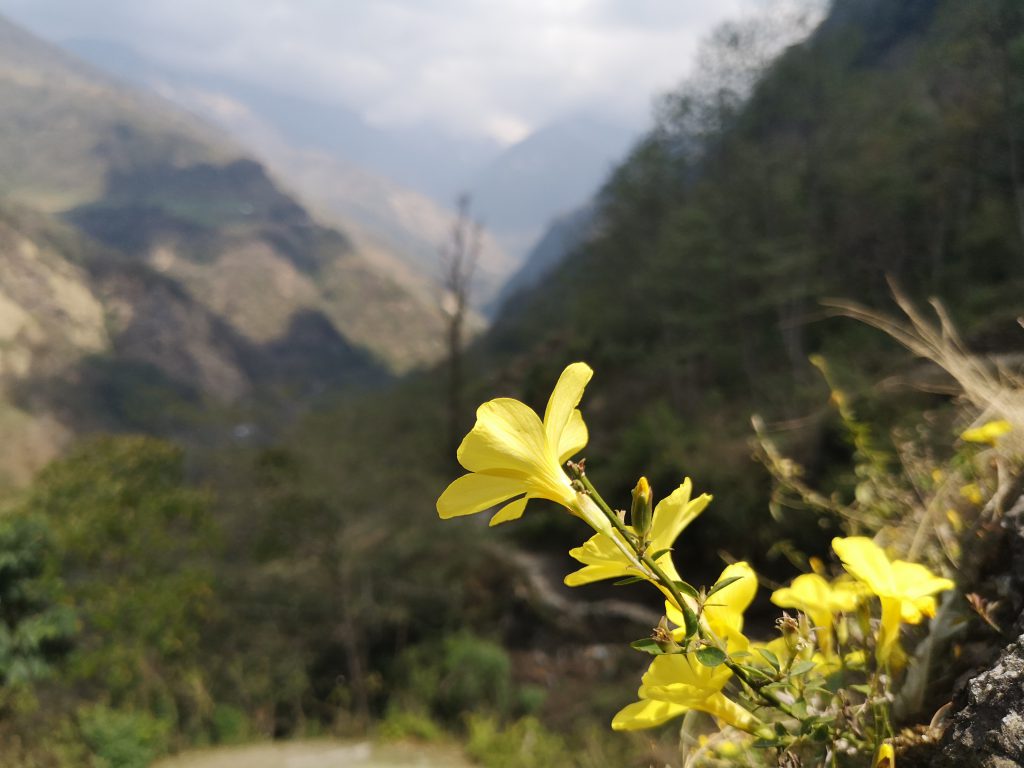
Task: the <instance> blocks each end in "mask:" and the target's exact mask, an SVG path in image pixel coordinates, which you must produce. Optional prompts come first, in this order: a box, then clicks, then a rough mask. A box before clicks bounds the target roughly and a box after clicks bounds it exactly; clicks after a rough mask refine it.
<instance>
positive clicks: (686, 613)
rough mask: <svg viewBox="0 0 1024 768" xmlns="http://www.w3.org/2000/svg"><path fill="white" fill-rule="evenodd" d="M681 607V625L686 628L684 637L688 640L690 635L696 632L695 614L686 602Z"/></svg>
mask: <svg viewBox="0 0 1024 768" xmlns="http://www.w3.org/2000/svg"><path fill="white" fill-rule="evenodd" d="M682 609H683V627H684V629H685V630H686V639H687V640H689V639H690V638H691V637H693V636H694V635H696V634H697V614H696V613H694V612H693V609H692V608H691V607H690V606H688V605H687V604H686V603H683V605H682Z"/></svg>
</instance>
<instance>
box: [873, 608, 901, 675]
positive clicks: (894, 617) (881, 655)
mask: <svg viewBox="0 0 1024 768" xmlns="http://www.w3.org/2000/svg"><path fill="white" fill-rule="evenodd" d="M881 601H882V621H881V626H880V628H879V630H878V641H877V645H876V646H875V655H876V656H877V657H878V662H879V663H880V664H882V665H885V664H888V663H889V661H890V659H891V658H892V657H893V655H894V651H895V649H896V646H897V644H898V643H899V639H900V616H901V608H900V601H899V600H896V599H894V598H891V597H883V598H881Z"/></svg>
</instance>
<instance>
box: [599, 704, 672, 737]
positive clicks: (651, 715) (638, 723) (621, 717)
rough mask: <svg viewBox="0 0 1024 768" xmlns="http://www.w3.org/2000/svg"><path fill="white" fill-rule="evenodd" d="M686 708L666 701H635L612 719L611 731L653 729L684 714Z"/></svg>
mask: <svg viewBox="0 0 1024 768" xmlns="http://www.w3.org/2000/svg"><path fill="white" fill-rule="evenodd" d="M686 711H687V707H684V706H682V705H679V704H672V703H670V702H667V701H636V702H633V703H632V704H630V705H628V706H626V707H623V708H622V709H621V710H619V712H618V713H617V714H616V715H615V717H614V719H612V730H616V731H637V730H641V729H643V728H655V727H656V726H659V725H661V724H663V723H666V722H668V721H669V720H671V719H672V718H673V717H679V716H680V715H682V714H685V713H686Z"/></svg>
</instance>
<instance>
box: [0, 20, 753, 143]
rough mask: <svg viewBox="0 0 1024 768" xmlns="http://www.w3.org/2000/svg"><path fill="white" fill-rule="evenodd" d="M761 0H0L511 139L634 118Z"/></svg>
mask: <svg viewBox="0 0 1024 768" xmlns="http://www.w3.org/2000/svg"><path fill="white" fill-rule="evenodd" d="M763 2H764V0H0V13H2V14H4V15H6V16H8V17H9V18H11V19H13V20H14V21H16V22H18V23H20V24H22V25H24V26H26V27H28V28H29V29H31V30H32V31H34V32H36V33H37V34H39V35H41V36H43V37H45V38H48V39H50V40H54V41H57V42H61V41H64V40H68V39H73V38H86V39H101V40H109V41H114V42H118V43H121V44H125V45H129V46H131V47H133V48H135V49H137V50H139V51H142V52H143V53H144V54H145V55H146V56H147V57H149V58H152V59H156V60H157V61H158V62H159V63H161V64H163V65H165V66H170V67H174V68H176V69H181V70H185V71H190V70H193V71H194V70H199V71H206V72H215V73H218V74H224V75H230V76H232V77H235V78H239V79H242V80H247V81H253V82H260V83H264V84H267V85H271V86H274V87H281V88H287V89H289V90H291V91H292V92H295V93H298V94H300V95H302V96H305V97H309V98H313V99H316V100H318V101H322V102H325V103H334V102H341V103H344V104H346V105H347V106H349V107H351V108H354V109H355V110H356V111H357V112H359V113H360V114H361V115H362V116H363V117H364V119H366V120H367V121H369V122H371V123H374V124H377V125H382V126H418V125H430V126H432V127H434V128H438V129H440V130H443V131H445V132H446V133H449V134H451V135H454V136H460V135H461V136H465V137H489V138H493V139H497V140H498V141H500V142H502V143H505V144H508V143H512V142H514V141H517V140H519V139H521V138H523V137H524V136H526V135H528V134H529V133H530V131H531V130H533V129H535V128H537V127H538V126H540V125H543V124H544V123H546V122H550V121H552V120H555V119H558V118H559V117H562V116H565V115H568V114H572V113H575V112H580V111H584V110H596V111H597V112H599V113H601V114H604V115H614V116H616V117H618V118H620V119H622V120H623V121H625V122H628V123H631V124H636V125H642V124H643V123H645V122H646V120H647V117H648V115H649V112H650V106H651V103H652V100H653V99H654V97H655V96H656V95H658V94H659V93H662V92H664V91H666V90H669V89H670V88H672V87H673V86H675V85H676V84H677V83H678V82H679V81H680V80H682V78H683V77H684V76H685V74H686V72H687V69H688V67H689V65H690V63H691V61H692V59H693V56H694V52H695V50H696V46H697V44H698V43H699V41H700V39H701V38H702V37H704V36H705V35H707V34H708V33H709V32H710V31H711V29H712V28H713V27H714V26H716V25H717V24H718V23H720V22H722V21H725V20H728V19H734V18H737V17H742V16H743V15H745V14H746V13H749V12H750V11H751V10H752V9H753V8H755V7H756V6H758V5H759V4H761V3H763Z"/></svg>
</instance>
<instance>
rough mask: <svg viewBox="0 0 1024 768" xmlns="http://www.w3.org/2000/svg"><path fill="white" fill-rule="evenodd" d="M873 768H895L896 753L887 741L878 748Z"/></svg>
mask: <svg viewBox="0 0 1024 768" xmlns="http://www.w3.org/2000/svg"><path fill="white" fill-rule="evenodd" d="M874 768H896V753H895V751H894V750H893V748H892V744H891V743H889V742H888V741H887V742H885V743H884V744H882V746H880V747H879V748H878V754H877V755H875V762H874Z"/></svg>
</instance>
